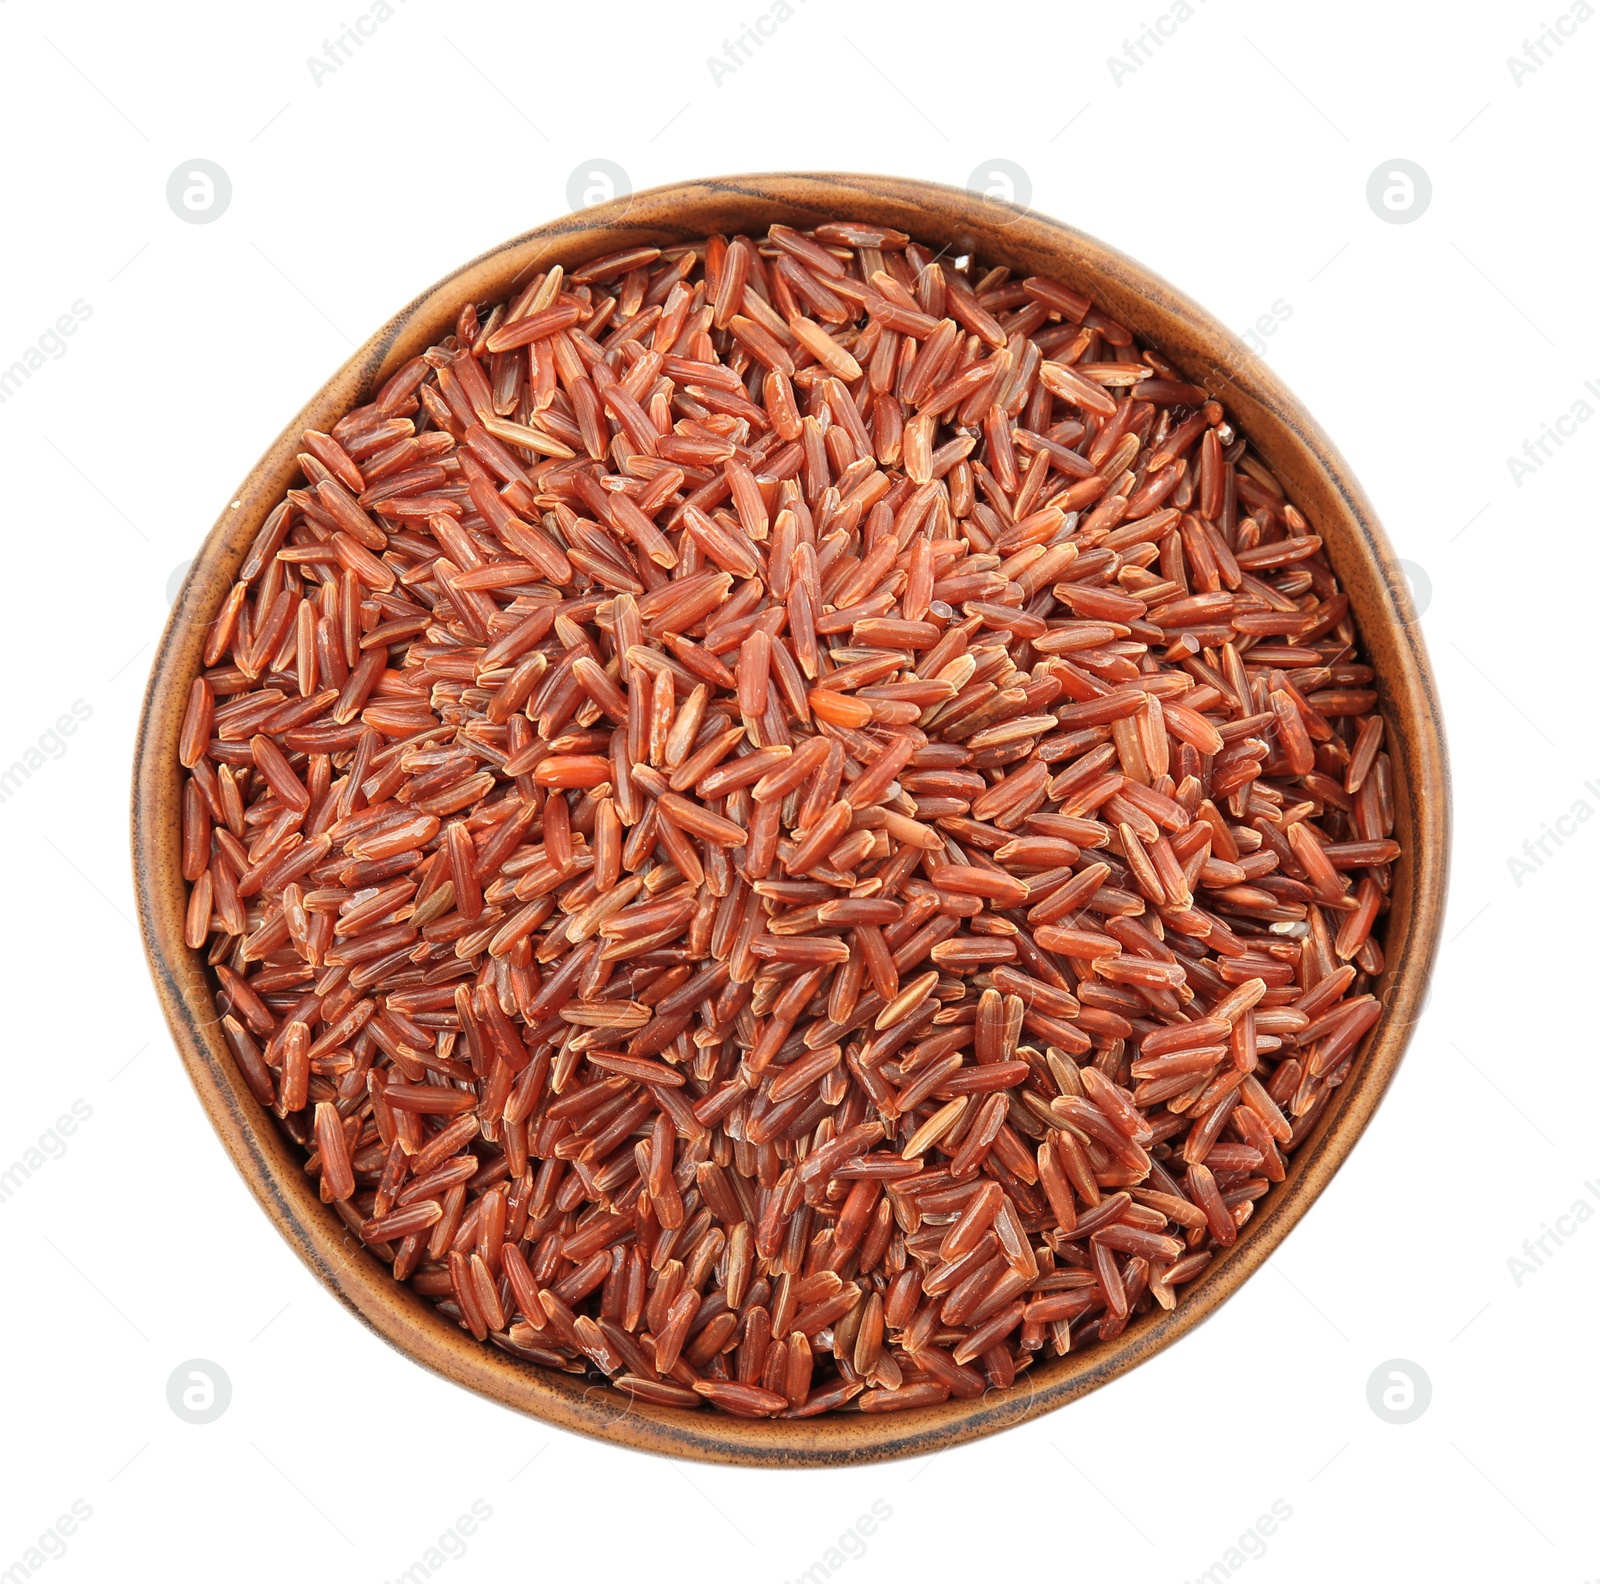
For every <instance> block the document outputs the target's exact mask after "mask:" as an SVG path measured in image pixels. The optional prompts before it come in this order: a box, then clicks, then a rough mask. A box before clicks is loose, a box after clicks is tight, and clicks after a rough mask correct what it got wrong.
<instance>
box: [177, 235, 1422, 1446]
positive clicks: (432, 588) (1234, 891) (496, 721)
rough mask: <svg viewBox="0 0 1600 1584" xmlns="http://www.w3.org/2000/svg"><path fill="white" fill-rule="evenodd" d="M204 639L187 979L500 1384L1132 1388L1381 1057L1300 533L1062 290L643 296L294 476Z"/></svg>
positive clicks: (530, 330) (745, 249)
mask: <svg viewBox="0 0 1600 1584" xmlns="http://www.w3.org/2000/svg"><path fill="white" fill-rule="evenodd" d="M304 445H305V450H304V454H303V455H302V456H301V458H300V462H301V467H302V469H303V471H304V476H305V484H304V487H301V488H296V489H292V490H290V491H289V492H288V494H287V496H286V498H285V500H284V501H283V502H282V503H281V504H280V505H279V506H278V508H277V509H276V510H275V511H274V512H273V513H272V514H271V515H270V516H269V518H268V519H267V522H266V524H265V526H264V527H263V528H262V530H261V532H260V535H259V537H258V539H257V541H256V544H255V546H254V547H253V549H252V550H251V551H250V553H249V555H248V557H247V558H246V561H245V564H244V566H243V568H242V569H241V572H240V576H239V581H238V583H237V584H236V585H235V587H234V589H233V591H232V593H231V594H230V596H229V597H228V599H227V600H226V601H225V603H224V606H223V609H222V613H221V614H220V615H219V617H218V618H217V620H216V622H215V623H214V625H213V627H212V629H211V631H210V634H209V637H208V641H207V645H206V650H205V666H206V669H205V670H204V672H203V673H202V675H201V676H200V677H199V678H197V679H196V681H195V683H194V686H193V689H192V692H191V695H190V701H189V710H188V717H187V719H186V721H185V723H184V729H183V734H182V740H181V750H180V758H181V760H182V763H183V764H184V766H185V767H187V770H188V772H189V774H188V779H187V781H186V784H185V789H184V798H183V866H184V874H185V877H186V879H187V880H188V881H189V882H190V883H191V885H192V888H193V890H192V900H191V905H190V908H189V915H188V920H187V929H186V935H187V939H188V941H189V944H190V945H191V946H192V947H194V948H195V949H196V950H202V951H204V952H205V953H206V956H207V960H208V962H209V963H210V964H211V965H212V966H213V968H214V971H215V974H216V979H217V1001H218V1006H219V1008H220V1010H221V1012H222V1013H223V1015H224V1021H223V1028H224V1032H225V1034H226V1037H227V1040H228V1043H229V1046H230V1048H231V1049H232V1051H233V1053H234V1055H235V1057H236V1059H237V1061H238V1063H239V1067H240V1070H241V1072H242V1073H243V1075H244V1077H245V1080H246V1082H247V1083H248V1085H249V1087H250V1089H251V1091H252V1092H253V1093H254V1094H255V1095H256V1097H257V1099H258V1100H259V1101H260V1102H261V1103H262V1104H263V1105H265V1106H270V1107H271V1108H272V1109H273V1110H274V1112H275V1113H276V1115H277V1116H278V1118H279V1120H280V1125H281V1126H282V1127H283V1128H284V1129H285V1130H286V1131H287V1132H288V1133H289V1135H290V1136H291V1137H292V1138H293V1139H294V1140H295V1141H296V1142H297V1143H298V1144H299V1145H300V1146H302V1147H303V1149H304V1150H305V1153H306V1170H307V1172H308V1173H309V1174H310V1175H311V1176H312V1177H313V1178H315V1179H316V1180H317V1181H318V1182H319V1183H320V1185H321V1191H322V1195H323V1197H324V1199H326V1200H330V1201H331V1202H332V1203H333V1204H334V1206H335V1208H336V1210H337V1211H338V1213H339V1214H340V1215H341V1216H342V1217H343V1219H344V1220H345V1222H346V1223H347V1224H348V1225H349V1226H350V1227H351V1228H352V1230H353V1231H354V1232H356V1233H357V1234H358V1235H359V1236H360V1237H361V1238H363V1239H364V1240H365V1241H366V1243H367V1245H368V1247H369V1248H371V1249H372V1251H373V1253H374V1254H375V1255H376V1256H377V1257H378V1258H380V1259H382V1260H383V1261H385V1262H386V1263H388V1264H390V1265H391V1266H392V1268H393V1273H394V1275H395V1276H396V1278H397V1279H400V1280H409V1281H410V1282H411V1283H412V1285H413V1286H414V1287H415V1288H416V1289H417V1290H419V1291H420V1292H422V1293H424V1294H426V1295H428V1296H430V1297H432V1298H434V1299H435V1300H436V1301H437V1302H438V1303H439V1305H440V1308H441V1309H442V1310H443V1311H444V1312H445V1313H446V1314H447V1315H449V1316H450V1317H451V1318H452V1319H454V1320H455V1321H457V1322H458V1323H459V1324H460V1325H462V1326H463V1327H465V1328H466V1329H468V1330H470V1331H471V1332H472V1333H473V1334H474V1335H475V1336H477V1337H478V1338H480V1339H489V1340H492V1341H493V1343H494V1344H495V1345H497V1346H499V1347H501V1348H503V1349H506V1350H508V1351H509V1352H511V1353H514V1354H516V1355H518V1356H520V1357H522V1358H524V1359H528V1360H531V1361H533V1362H534V1363H536V1364H539V1365H543V1366H547V1367H549V1368H552V1369H560V1370H567V1371H572V1372H575V1373H589V1372H594V1373H595V1374H597V1375H598V1376H602V1377H609V1378H610V1379H611V1380H612V1381H613V1382H614V1383H615V1384H617V1385H618V1386H619V1387H620V1388H622V1389H624V1390H626V1391H629V1392H631V1393H633V1394H635V1395H637V1396H639V1397H641V1398H643V1399H644V1400H646V1401H649V1402H654V1403H662V1404H669V1405H674V1406H678V1407H685V1408H690V1407H696V1406H700V1405H702V1404H710V1405H711V1406H712V1407H715V1408H719V1409H722V1410H724V1411H726V1412H729V1413H735V1414H743V1415H756V1416H790V1417H793V1416H797V1415H811V1414H815V1413H821V1412H828V1411H838V1410H845V1409H850V1410H854V1411H862V1412H869V1413H885V1412H892V1411H895V1410H899V1409H905V1408H909V1407H915V1406H920V1405H924V1404H929V1403H936V1402H941V1401H944V1400H945V1399H946V1398H947V1397H949V1396H952V1395H955V1396H963V1397H965V1396H977V1395H979V1394H981V1393H982V1392H983V1391H984V1390H985V1389H987V1388H988V1387H1005V1386H1009V1385H1010V1384H1011V1383H1012V1382H1013V1380H1014V1379H1015V1378H1016V1376H1017V1374H1018V1373H1019V1372H1021V1371H1024V1370H1026V1369H1027V1368H1028V1367H1029V1365H1030V1364H1031V1362H1032V1361H1033V1360H1034V1359H1035V1358H1036V1357H1037V1356H1039V1355H1041V1354H1043V1355H1046V1356H1048V1355H1051V1354H1062V1353H1065V1352H1066V1351H1068V1349H1071V1348H1083V1347H1089V1346H1093V1345H1094V1344H1095V1343H1097V1342H1100V1341H1104V1340H1107V1339H1109V1338H1112V1337H1115V1336H1116V1335H1118V1334H1119V1333H1120V1332H1121V1331H1122V1330H1123V1328H1124V1327H1125V1326H1126V1325H1127V1324H1128V1323H1129V1321H1130V1320H1132V1319H1135V1318H1137V1317H1138V1316H1140V1315H1142V1314H1145V1313H1146V1312H1148V1311H1150V1310H1151V1309H1152V1308H1155V1307H1161V1308H1165V1309H1170V1308H1172V1307H1173V1305H1174V1303H1175V1302H1176V1301H1177V1295H1178V1294H1177V1290H1178V1289H1179V1288H1180V1287H1181V1286H1182V1285H1183V1284H1184V1283H1186V1282H1189V1281H1192V1280H1194V1279H1195V1278H1197V1277H1199V1276H1200V1275H1201V1273H1202V1272H1203V1271H1204V1270H1205V1268H1206V1266H1207V1264H1208V1262H1209V1261H1210V1260H1211V1259H1212V1257H1213V1254H1214V1253H1215V1251H1216V1250H1217V1249H1219V1248H1225V1247H1226V1246H1228V1245H1230V1244H1232V1243H1233V1242H1234V1240H1235V1239H1236V1238H1237V1236H1238V1234H1239V1232H1240V1230H1241V1229H1242V1228H1243V1227H1245V1226H1246V1224H1247V1223H1248V1222H1249V1220H1250V1218H1251V1216H1252V1214H1253V1212H1254V1210H1255V1207H1256V1205H1257V1204H1258V1203H1259V1202H1260V1201H1261V1200H1262V1198H1263V1197H1264V1196H1267V1195H1269V1194H1270V1193H1271V1191H1272V1185H1273V1184H1274V1183H1277V1182H1280V1181H1281V1180H1282V1179H1283V1177H1284V1172H1285V1157H1286V1156H1287V1154H1288V1153H1290V1152H1291V1151H1292V1150H1293V1149H1294V1147H1295V1145H1296V1144H1298V1143H1299V1142H1300V1141H1301V1140H1302V1139H1303V1138H1304V1137H1305V1136H1306V1134H1307V1133H1308V1131H1309V1130H1310V1129H1311V1128H1312V1127H1313V1126H1314V1125H1315V1123H1316V1122H1317V1120H1318V1118H1319V1116H1320V1115H1321V1114H1322V1112H1323V1110H1324V1108H1325V1107H1326V1106H1327V1104H1328V1102H1329V1098H1330V1096H1331V1095H1332V1094H1333V1092H1334V1090H1335V1089H1337V1087H1338V1086H1339V1085H1340V1083H1341V1082H1342V1081H1343V1080H1344V1079H1345V1077H1346V1076H1347V1075H1348V1073H1349V1072H1350V1070H1351V1067H1352V1066H1353V1064H1354V1063H1355V1062H1357V1061H1359V1060H1360V1057H1361V1051H1362V1039H1363V1036H1364V1035H1365V1034H1366V1033H1367V1031H1368V1030H1369V1029H1370V1027H1371V1026H1372V1024H1373V1022H1374V1021H1375V1020H1376V1018H1377V1017H1378V1014H1379V1010H1380V1008H1379V1005H1378V1002H1377V1001H1376V999H1375V997H1374V993H1373V992H1374V988H1375V985H1376V982H1377V979H1378V976H1379V974H1380V973H1381V972H1382V969H1383V952H1382V948H1381V946H1380V945H1379V939H1378V926H1379V924H1380V921H1381V917H1382V914H1383V911H1384V908H1385V903H1386V897H1387V893H1388V888H1389V885H1390V871H1391V865H1392V863H1393V861H1394V860H1395V859H1396V857H1397V856H1398V854H1399V848H1398V846H1397V844H1396V843H1395V842H1394V841H1393V839H1392V835H1393V825H1394V816H1393V807H1392V798H1393V794H1392V781H1391V769H1390V761H1389V759H1388V756H1387V755H1386V754H1385V753H1384V752H1383V751H1382V740H1383V724H1382V720H1381V717H1380V716H1379V715H1378V714H1377V713H1375V694H1374V692H1373V691H1372V688H1371V683H1372V672H1371V670H1370V668H1369V667H1368V666H1367V665H1365V664H1364V663H1363V662H1362V661H1361V660H1360V658H1359V655H1358V651H1357V648H1356V636H1355V633H1354V630H1353V627H1352V625H1351V621H1350V617H1349V614H1348V602H1347V600H1346V598H1345V596H1344V595H1343V594H1342V593H1340V591H1339V588H1338V584H1337V582H1336V580H1335V578H1334V576H1333V574H1332V572H1331V570H1330V569H1329V566H1328V564H1327V561H1326V559H1325V556H1324V553H1323V545H1322V541H1321V539H1320V538H1319V537H1318V535H1317V534H1316V533H1315V532H1314V530H1313V528H1312V525H1311V524H1309V523H1308V522H1307V521H1306V519H1305V518H1304V517H1303V516H1302V515H1301V513H1300V512H1299V511H1298V510H1297V509H1296V508H1295V507H1294V506H1293V505H1292V504H1291V503H1290V502H1289V501H1288V499H1287V498H1286V496H1285V493H1284V490H1283V488H1282V486H1281V485H1280V484H1279V483H1278V481H1277V480H1276V479H1275V478H1274V477H1273V475H1272V473H1271V471H1270V470H1269V469H1268V468H1267V467H1266V466H1265V465H1264V464H1263V463H1262V462H1261V460H1260V459H1259V458H1258V457H1257V456H1255V455H1254V454H1253V453H1252V452H1251V451H1250V450H1249V448H1248V446H1247V444H1246V442H1245V441H1244V440H1243V439H1242V438H1240V437H1239V436H1238V435H1237V434H1236V433H1235V431H1234V429H1233V428H1232V426H1231V425H1230V424H1229V422H1228V421H1227V419H1226V417H1225V415H1224V413H1223V411H1222V409H1221V407H1220V406H1219V405H1218V404H1217V403H1216V402H1215V401H1212V400H1210V399H1208V397H1207V395H1206V393H1205V391H1203V390H1201V389H1199V388H1197V387H1194V386H1192V385H1190V384H1189V383H1187V382H1186V381H1185V380H1184V379H1183V378H1182V377H1181V376H1180V375H1179V374H1178V373H1177V371H1176V370H1174V369H1172V368H1171V367H1170V366H1169V365H1168V364H1167V363H1166V362H1165V361H1164V360H1163V358H1162V357H1161V355H1160V354H1159V352H1157V351H1156V350H1154V349H1151V348H1148V347H1143V346H1141V345H1140V344H1139V342H1138V341H1137V340H1136V339H1135V338H1134V337H1133V336H1132V335H1131V334H1130V333H1129V332H1128V331H1127V330H1126V329H1124V328H1123V327H1122V326H1120V325H1118V324H1116V323H1115V322H1114V321H1112V320H1111V319H1109V318H1108V317H1106V316H1105V315H1104V314H1102V313H1100V312H1099V311H1097V310H1096V309H1095V308H1094V307H1093V305H1092V304H1091V303H1090V302H1089V301H1088V300H1087V299H1086V298H1084V297H1083V296H1081V295H1080V294H1079V293H1078V292H1077V291H1076V290H1075V289H1073V288H1072V287H1069V286H1067V285H1065V284H1063V283H1060V282H1056V281H1051V280H1044V279H1037V278H1034V279H1016V278H1014V277H1013V276H1012V275H1011V274H1010V273H1009V272H1008V271H1006V270H1005V269H999V268H996V269H982V268H980V267H978V266H976V265H974V264H971V263H970V262H967V261H961V260H957V261H953V262H952V261H949V260H939V259H936V258H935V257H934V256H933V255H932V254H931V253H930V252H929V251H928V250H927V249H926V248H923V247H921V246H919V245H918V244H916V243H913V242H911V241H910V240H909V239H908V238H907V237H905V236H902V235H899V234H897V233H894V232H890V231H886V230H883V229H882V228H879V227H874V226H870V225H857V224H854V223H837V224H830V225H824V226H820V227H818V228H817V229H816V231H815V232H813V233H811V234H808V235H801V234H798V233H796V232H794V231H792V230H790V229H789V228H787V227H785V226H781V225H775V226H773V227H772V229H771V231H770V232H769V233H768V235H767V236H766V237H765V238H763V239H752V238H749V237H735V238H733V239H731V240H728V239H724V238H721V237H713V238H711V239H710V240H709V241H706V242H702V243H698V244H695V245H693V246H691V247H671V248H666V249H657V248H655V247H650V246H643V247H634V248H630V249H628V250H626V251H625V252H624V253H622V254H618V255H615V256H613V257H612V258H610V259H605V260H597V261H595V262H594V263H592V264H589V265H586V266H584V267H583V268H582V269H580V270H577V271H575V272H574V273H573V274H571V275H570V276H567V277H566V278H563V277H562V273H561V271H560V270H559V269H557V270H552V271H551V272H550V273H548V274H546V275H541V276H539V277H537V278H535V279H534V280H533V281H531V282H530V283H529V284H528V286H527V287H526V289H525V290H523V291H522V292H521V293H520V294H519V295H518V296H517V298H516V299H515V300H514V301H512V302H510V303H501V304H496V305H490V306H478V305H468V306H467V307H466V308H465V309H463V310H462V313H461V315H460V318H459V320H458V322H457V324H456V327H455V331H454V333H453V334H452V335H449V336H447V337H445V338H444V339H443V340H442V341H441V342H440V343H439V344H438V345H437V346H435V347H433V348H431V349H430V350H429V351H428V352H427V353H425V354H424V355H423V356H421V357H419V358H416V359H414V360H413V361H412V362H410V363H408V364H407V365H405V366H404V367H403V368H401V369H400V370H399V371H398V372H397V373H396V374H394V376H393V377H392V378H391V379H390V380H389V382H388V383H387V384H386V385H385V386H384V387H383V389H382V390H381V391H379V392H378V394H377V396H376V398H375V399H374V401H372V402H371V403H370V404H368V405H367V406H364V407H361V408H358V409H356V410H355V411H354V412H351V413H349V414H348V415H347V416H346V417H344V418H342V419H341V420H340V421H339V422H338V423H336V424H335V425H333V427H332V430H331V432H329V433H327V434H322V433H317V432H309V433H307V434H306V436H305V439H304Z"/></svg>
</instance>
